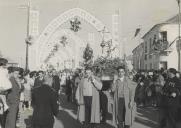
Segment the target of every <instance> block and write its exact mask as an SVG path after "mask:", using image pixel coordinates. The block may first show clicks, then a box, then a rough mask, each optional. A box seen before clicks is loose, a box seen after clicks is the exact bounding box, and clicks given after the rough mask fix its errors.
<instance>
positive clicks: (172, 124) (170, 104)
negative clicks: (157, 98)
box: [162, 68, 181, 128]
mask: <svg viewBox="0 0 181 128" xmlns="http://www.w3.org/2000/svg"><path fill="white" fill-rule="evenodd" d="M176 72H177V71H176V69H174V68H170V69H169V70H168V77H169V78H168V80H167V81H166V83H165V85H164V87H163V95H164V100H163V101H164V103H163V104H162V106H163V107H164V108H165V115H166V118H167V124H168V127H169V128H176V121H177V118H178V115H177V114H178V108H179V95H180V86H181V85H180V80H179V79H178V78H177V77H176Z"/></svg>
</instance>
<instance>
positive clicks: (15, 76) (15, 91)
mask: <svg viewBox="0 0 181 128" xmlns="http://www.w3.org/2000/svg"><path fill="white" fill-rule="evenodd" d="M19 71H20V70H19V68H18V67H13V69H12V75H11V77H10V81H11V84H12V89H11V90H10V91H9V92H8V94H7V104H8V105H9V110H8V113H7V117H6V124H5V128H15V127H16V121H17V113H18V107H19V101H20V86H21V85H19Z"/></svg>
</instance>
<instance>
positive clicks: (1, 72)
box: [0, 58, 12, 111]
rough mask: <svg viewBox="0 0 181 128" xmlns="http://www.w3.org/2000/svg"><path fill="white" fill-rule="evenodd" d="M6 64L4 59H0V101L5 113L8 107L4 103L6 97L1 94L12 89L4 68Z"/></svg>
mask: <svg viewBox="0 0 181 128" xmlns="http://www.w3.org/2000/svg"><path fill="white" fill-rule="evenodd" d="M7 63H8V61H7V60H6V59H4V58H0V99H1V101H2V103H3V105H4V111H6V110H7V109H8V108H9V107H8V105H7V103H6V96H5V95H4V94H3V92H4V91H7V90H9V89H11V88H12V84H11V82H10V80H9V75H8V70H7V67H6V64H7Z"/></svg>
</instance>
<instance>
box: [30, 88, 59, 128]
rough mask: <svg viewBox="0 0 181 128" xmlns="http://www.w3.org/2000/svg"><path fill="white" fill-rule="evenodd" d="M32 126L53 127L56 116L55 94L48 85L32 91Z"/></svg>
mask: <svg viewBox="0 0 181 128" xmlns="http://www.w3.org/2000/svg"><path fill="white" fill-rule="evenodd" d="M32 106H33V109H34V110H33V117H32V121H33V125H34V126H53V124H54V116H57V114H58V104H57V94H56V92H55V91H54V90H53V89H52V88H51V87H49V86H48V85H42V86H38V87H36V88H34V89H33V91H32Z"/></svg>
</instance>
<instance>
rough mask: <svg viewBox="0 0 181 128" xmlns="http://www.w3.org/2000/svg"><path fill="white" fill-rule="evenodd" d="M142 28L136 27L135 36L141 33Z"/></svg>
mask: <svg viewBox="0 0 181 128" xmlns="http://www.w3.org/2000/svg"><path fill="white" fill-rule="evenodd" d="M140 30H141V29H140V28H137V29H136V32H135V34H134V37H136V36H137V35H138V34H139V32H140Z"/></svg>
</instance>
